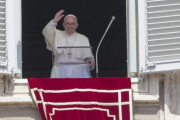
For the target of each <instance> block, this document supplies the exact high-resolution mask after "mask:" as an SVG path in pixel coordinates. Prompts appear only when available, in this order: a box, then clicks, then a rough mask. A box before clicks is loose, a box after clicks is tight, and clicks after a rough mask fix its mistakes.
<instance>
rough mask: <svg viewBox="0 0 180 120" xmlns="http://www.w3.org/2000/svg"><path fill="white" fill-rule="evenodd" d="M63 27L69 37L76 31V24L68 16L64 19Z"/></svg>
mask: <svg viewBox="0 0 180 120" xmlns="http://www.w3.org/2000/svg"><path fill="white" fill-rule="evenodd" d="M63 26H64V29H65V31H66V33H67V34H69V35H71V34H73V33H74V32H75V30H76V29H77V27H78V23H77V22H76V19H75V18H74V17H72V16H68V17H66V18H65V21H64V23H63Z"/></svg>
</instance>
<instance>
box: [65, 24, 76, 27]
mask: <svg viewBox="0 0 180 120" xmlns="http://www.w3.org/2000/svg"><path fill="white" fill-rule="evenodd" d="M65 25H66V26H70V25H71V26H74V25H76V23H65Z"/></svg>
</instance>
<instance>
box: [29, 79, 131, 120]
mask: <svg viewBox="0 0 180 120" xmlns="http://www.w3.org/2000/svg"><path fill="white" fill-rule="evenodd" d="M28 83H29V87H30V90H31V93H32V97H33V99H34V101H35V103H36V105H37V107H38V109H39V112H40V115H41V118H42V120H46V119H47V120H132V119H133V118H132V92H131V81H130V78H66V79H58V78H55V79H52V78H51V79H49V78H44V79H43V78H29V79H28Z"/></svg>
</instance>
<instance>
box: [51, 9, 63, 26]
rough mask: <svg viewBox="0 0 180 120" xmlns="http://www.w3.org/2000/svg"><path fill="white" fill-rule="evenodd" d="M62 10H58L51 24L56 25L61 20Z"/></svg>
mask: <svg viewBox="0 0 180 120" xmlns="http://www.w3.org/2000/svg"><path fill="white" fill-rule="evenodd" d="M63 12H64V10H60V11H59V12H58V13H56V15H55V16H54V19H53V22H54V23H57V22H58V21H59V20H61V18H62V17H64V14H63Z"/></svg>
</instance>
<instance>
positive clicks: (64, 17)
mask: <svg viewBox="0 0 180 120" xmlns="http://www.w3.org/2000/svg"><path fill="white" fill-rule="evenodd" d="M69 16H71V17H74V18H75V20H76V22H77V18H76V16H75V15H73V14H69V15H66V17H64V21H65V19H66V18H67V17H69Z"/></svg>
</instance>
